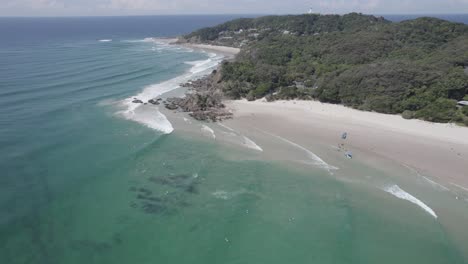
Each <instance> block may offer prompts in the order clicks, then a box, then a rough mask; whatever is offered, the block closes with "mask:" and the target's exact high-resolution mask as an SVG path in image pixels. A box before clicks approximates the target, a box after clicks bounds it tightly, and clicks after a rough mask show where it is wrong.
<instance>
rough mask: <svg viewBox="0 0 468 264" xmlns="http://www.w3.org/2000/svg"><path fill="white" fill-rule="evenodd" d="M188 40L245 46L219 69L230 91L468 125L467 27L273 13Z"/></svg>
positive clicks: (430, 20) (437, 21) (234, 94)
mask: <svg viewBox="0 0 468 264" xmlns="http://www.w3.org/2000/svg"><path fill="white" fill-rule="evenodd" d="M184 41H187V42H197V43H198V42H200V43H211V44H217V45H229V46H236V47H241V48H242V50H241V53H240V54H239V55H238V56H237V58H236V60H235V61H233V62H225V63H223V65H222V68H221V75H222V78H221V81H220V84H219V85H220V87H222V90H223V91H224V93H225V94H226V95H227V96H228V97H230V98H242V97H245V98H247V99H249V100H252V99H256V98H261V97H264V96H266V97H267V99H268V100H275V99H293V98H300V99H318V100H320V101H322V102H330V103H338V104H344V105H347V106H350V107H354V108H358V109H362V110H369V111H377V112H382V113H401V114H403V116H404V117H405V118H420V119H425V120H429V121H435V122H459V123H465V124H468V109H467V107H466V106H465V107H464V108H460V107H457V106H456V104H457V101H460V100H468V26H467V25H464V24H458V23H451V22H448V21H444V20H440V19H436V18H419V19H416V20H410V21H403V22H400V23H392V22H390V21H387V20H385V19H383V18H378V17H374V16H367V15H361V14H354V13H353V14H348V15H344V16H338V15H298V16H267V17H261V18H255V19H238V20H234V21H231V22H227V23H225V24H222V25H219V26H216V27H213V28H205V29H201V30H199V31H196V32H194V33H191V34H189V35H187V36H184Z"/></svg>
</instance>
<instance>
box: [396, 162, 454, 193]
mask: <svg viewBox="0 0 468 264" xmlns="http://www.w3.org/2000/svg"><path fill="white" fill-rule="evenodd" d="M402 165H403V166H405V167H406V168H407V169H408V170H410V171H412V172H413V173H414V174H416V175H417V176H419V177H421V178H423V179H424V180H425V181H427V182H428V183H430V184H431V185H432V186H433V187H434V188H437V189H442V190H444V191H450V189H449V188H447V187H445V186H443V185H442V184H440V183H437V182H435V181H433V180H431V179H429V178H427V177H425V176H423V175H421V174H420V173H419V172H418V171H417V170H416V169H415V168H413V167H411V166H409V165H407V164H404V163H403V164H402Z"/></svg>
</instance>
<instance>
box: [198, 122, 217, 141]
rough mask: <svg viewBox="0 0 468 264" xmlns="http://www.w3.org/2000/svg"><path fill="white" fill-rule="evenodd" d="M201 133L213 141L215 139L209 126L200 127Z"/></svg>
mask: <svg viewBox="0 0 468 264" xmlns="http://www.w3.org/2000/svg"><path fill="white" fill-rule="evenodd" d="M201 131H202V132H203V133H204V134H206V135H208V136H210V137H212V138H213V139H216V135H215V132H214V130H213V129H212V128H211V127H209V126H207V125H202V126H201Z"/></svg>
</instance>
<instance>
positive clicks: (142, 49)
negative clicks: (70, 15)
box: [0, 17, 468, 264]
mask: <svg viewBox="0 0 468 264" xmlns="http://www.w3.org/2000/svg"><path fill="white" fill-rule="evenodd" d="M129 19H130V18H129ZM192 19H194V20H196V21H195V22H196V23H195V22H193V23H191V25H192V26H193V25H195V24H196V25H199V24H202V22H200V21H198V20H197V18H196V17H195V18H192ZM218 19H220V18H218ZM226 19H228V18H226ZM73 21H74V20H72V22H73ZM197 21H198V22H197ZM46 22H47V23H53V22H51V21H49V20H47V21H46ZM75 22H76V21H74V22H73V23H75ZM211 22H213V23H215V21H214V20H213V21H211ZM34 23H39V22H37V21H36V22H34ZM44 23H45V22H44ZM70 23H71V22H70ZM101 23H102V21H101ZM106 23H107V22H106ZM109 23H111V22H109ZM197 23H198V24H197ZM111 24H112V23H111ZM166 24H167V23H166ZM166 24H164V23H162V25H166ZM87 25H88V30H83V29H81V30H76V31H73V32H72V33H73V36H71V35H66V34H69V33H63V32H62V33H57V32H55V33H54V34H52V36H51V37H50V38H47V37H44V38H43V39H42V40H41V39H37V38H39V36H40V35H37V34H31V35H29V36H30V37H31V38H33V39H29V41H25V36H24V35H21V37H18V38H17V39H15V40H10V41H9V42H3V44H1V46H0V52H1V54H2V60H0V68H1V69H2V70H1V71H0V94H1V95H2V96H0V108H1V111H0V124H1V126H0V143H1V146H2V148H0V170H1V171H2V174H1V177H0V212H1V214H0V259H1V260H3V262H5V263H47V264H51V263H60V264H65V263H84V262H86V263H267V262H268V263H284V262H291V263H305V262H309V263H392V264H393V263H467V261H466V258H464V256H467V255H466V251H467V248H466V243H463V242H464V240H463V239H461V238H460V235H458V236H457V234H463V232H466V231H464V225H463V224H460V223H458V222H460V221H462V220H466V219H467V218H466V209H467V208H466V206H465V207H463V205H464V204H463V205H460V204H462V202H463V201H460V203H459V204H456V205H453V206H452V205H451V202H452V200H451V197H452V196H449V195H448V194H446V193H445V192H440V191H439V190H436V189H433V188H430V185H428V184H427V182H426V183H425V182H419V181H416V180H414V181H412V180H411V181H407V180H403V179H405V178H404V177H402V176H404V175H401V174H402V173H401V171H395V175H392V174H388V173H387V172H386V170H379V169H374V168H370V167H367V166H365V165H363V164H359V163H357V162H356V163H350V164H348V165H346V164H345V165H343V164H336V160H335V159H334V158H333V154H330V155H328V156H326V159H325V158H324V156H322V155H321V154H320V155H319V154H317V153H321V151H318V149H317V150H316V149H315V148H312V147H307V148H306V150H307V151H309V152H311V153H312V154H314V155H315V154H317V155H318V156H319V158H323V159H324V160H325V161H327V162H328V161H329V160H331V161H330V164H331V165H336V166H337V167H339V168H340V169H339V170H338V171H336V172H335V173H334V175H331V174H330V171H329V170H327V169H324V168H323V166H316V165H317V164H304V163H295V162H294V161H291V160H286V161H284V162H278V161H277V160H274V159H268V158H262V156H261V155H264V154H265V152H266V151H267V148H265V146H264V145H261V144H260V143H258V142H259V141H258V140H257V139H256V138H253V137H252V138H250V137H249V138H248V139H249V140H250V141H251V142H250V141H245V139H243V137H242V136H239V135H237V137H238V138H241V139H242V140H244V141H243V142H247V143H248V144H247V143H245V146H242V144H241V145H240V146H241V147H239V148H237V147H233V145H232V144H231V145H230V144H223V143H220V142H219V139H220V138H222V137H221V134H220V132H219V131H218V128H217V127H215V126H214V125H212V124H209V125H207V126H208V127H209V128H210V129H211V130H213V133H214V134H215V135H216V136H215V137H213V136H211V135H212V132H211V131H210V130H209V129H205V134H203V131H202V130H201V124H199V123H197V122H195V121H189V122H187V126H189V125H190V124H189V123H191V125H192V126H194V127H195V129H194V131H195V130H196V131H197V132H198V133H199V135H198V134H197V135H196V134H195V133H193V132H191V131H190V130H187V131H180V132H178V131H177V130H176V132H175V133H173V134H170V135H164V134H163V133H162V132H161V131H158V130H155V129H153V128H150V127H148V124H147V123H144V122H134V120H127V119H126V118H125V116H122V115H121V111H127V110H128V106H129V104H125V102H128V99H129V98H130V99H131V98H133V96H135V95H139V94H140V95H141V92H142V91H148V89H151V87H153V88H154V87H155V84H158V83H162V82H164V81H167V80H174V78H178V77H180V76H181V75H184V74H187V72H189V70H190V69H191V68H192V69H193V66H194V65H193V64H194V63H192V64H189V63H187V62H194V61H206V60H207V59H210V56H209V55H208V54H203V53H196V52H190V51H189V50H184V49H176V48H174V47H168V46H166V45H163V44H161V43H158V42H157V41H156V42H155V41H153V40H150V39H147V37H151V36H152V35H149V34H148V32H147V30H144V31H142V32H140V34H137V33H135V32H134V31H132V30H129V32H121V31H118V32H114V33H112V34H102V31H99V30H97V31H95V34H91V35H90V33H89V32H90V29H89V24H87ZM90 25H93V24H92V23H91V24H90ZM178 25H179V24H178ZM101 27H103V26H102V25H101ZM109 28H111V27H109ZM135 28H137V27H135ZM133 29H134V28H133ZM166 30H167V29H166ZM190 30H191V28H190V27H188V26H187V27H186V31H190ZM130 31H131V32H130ZM77 32H86V34H84V35H81V37H80V35H79V34H78V33H77ZM161 32H167V31H161ZM172 33H173V34H178V32H177V30H175V29H174V31H173V32H172ZM61 34H62V35H61ZM63 34H65V35H63ZM168 34H169V33H168ZM163 35H165V34H162V33H160V34H158V31H157V30H155V31H154V35H153V36H163ZM99 40H112V41H99ZM8 43H9V44H8ZM18 43H19V44H18ZM198 65H200V64H198ZM204 70H206V71H209V70H210V67H205V68H204ZM202 72H203V71H202ZM177 80H179V79H177ZM170 85H172V86H174V85H175V86H176V85H177V82H176V81H173V82H172V83H171V84H170ZM158 87H159V88H161V89H163V88H167V86H164V87H161V85H159V86H157V85H156V88H158ZM159 88H158V89H159ZM151 91H154V92H158V91H157V90H151ZM126 100H127V101H126ZM148 107H149V106H147V107H145V106H143V107H141V108H139V111H146V110H147V109H150V110H149V114H148V116H147V117H151V116H152V115H154V114H155V113H156V112H155V111H156V109H155V108H148ZM145 109H146V110H145ZM139 113H140V112H139ZM169 119H170V118H169ZM169 119H168V120H169ZM180 120H182V119H180ZM137 121H139V120H137ZM169 121H170V122H172V123H174V124H176V123H177V122H176V121H174V120H169ZM182 122H185V121H183V120H182ZM176 129H177V128H176ZM226 132H228V130H226ZM204 135H205V136H204ZM244 136H245V135H244ZM287 140H288V139H287ZM289 140H290V139H289ZM252 142H254V144H255V145H254V144H252ZM279 142H281V140H280V141H279ZM282 142H283V143H282V144H285V146H284V148H290V150H288V151H290V153H292V156H291V157H296V156H298V157H302V156H304V158H310V157H312V158H315V160H317V159H316V157H314V156H313V155H312V154H310V153H309V154H307V152H305V151H304V150H303V149H301V148H297V147H295V146H294V144H292V145H291V144H288V141H284V140H283V141H282ZM257 143H258V144H260V145H256V144H257ZM249 146H250V148H249ZM255 146H257V147H255ZM258 147H260V148H261V149H262V151H263V152H262V151H259V149H258ZM282 147H283V146H282ZM288 153H289V152H288ZM307 155H309V156H307ZM319 165H320V164H319ZM322 165H323V164H322ZM402 171H405V170H402ZM407 173H408V174H411V172H409V170H408V172H407ZM343 179H348V181H344V180H343ZM390 184H397V185H398V186H399V187H400V188H401V189H402V190H404V191H407V192H408V193H410V194H411V195H413V196H414V197H416V198H418V199H421V201H423V202H425V203H428V204H429V205H430V206H431V208H433V209H434V210H435V212H436V213H437V215H438V218H437V219H435V218H434V217H432V216H431V215H430V214H428V213H427V211H424V210H423V209H421V207H418V205H417V204H414V203H411V202H409V201H407V200H403V199H399V198H398V197H395V196H392V195H391V194H389V193H387V192H385V191H384V188H385V187H387V186H389V185H390ZM450 195H451V194H450ZM460 197H462V196H460ZM467 204H468V203H467ZM447 205H450V206H447ZM454 211H455V212H457V213H454ZM442 223H443V224H442ZM3 262H2V263H3Z"/></svg>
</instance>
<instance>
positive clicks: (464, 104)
mask: <svg viewBox="0 0 468 264" xmlns="http://www.w3.org/2000/svg"><path fill="white" fill-rule="evenodd" d="M457 105H459V106H468V101H460V102H458V103H457Z"/></svg>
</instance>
